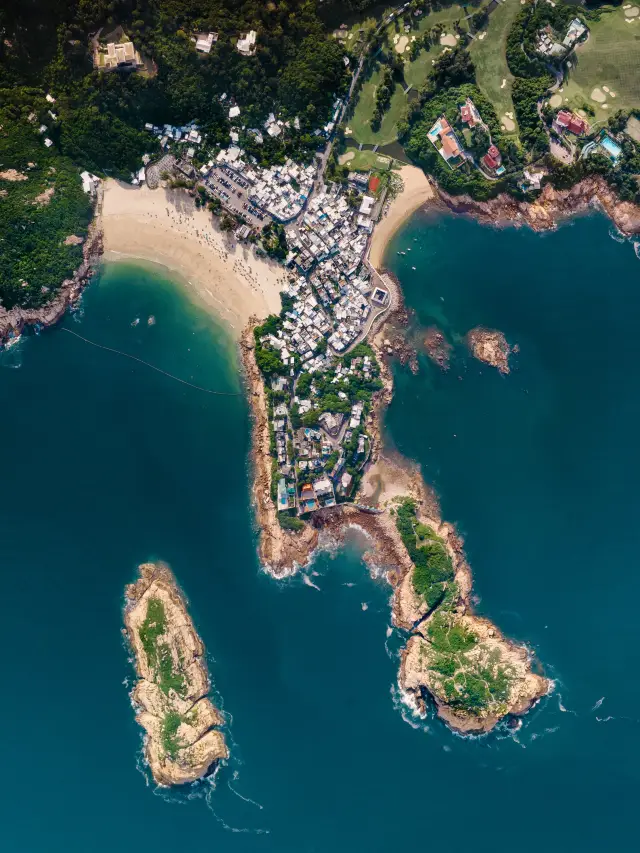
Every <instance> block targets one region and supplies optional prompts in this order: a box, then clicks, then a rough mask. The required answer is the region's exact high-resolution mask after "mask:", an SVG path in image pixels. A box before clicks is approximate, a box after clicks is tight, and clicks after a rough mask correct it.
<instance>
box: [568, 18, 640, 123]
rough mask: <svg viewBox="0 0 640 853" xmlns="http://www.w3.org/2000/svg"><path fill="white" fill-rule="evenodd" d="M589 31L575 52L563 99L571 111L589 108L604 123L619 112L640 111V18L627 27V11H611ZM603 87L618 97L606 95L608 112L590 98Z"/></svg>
mask: <svg viewBox="0 0 640 853" xmlns="http://www.w3.org/2000/svg"><path fill="white" fill-rule="evenodd" d="M589 27H590V29H591V33H590V35H589V38H588V40H587V41H586V42H585V43H584V44H582V45H580V46H579V47H578V48H577V50H576V67H575V68H574V69H573V70H571V71H570V77H569V82H568V84H567V85H565V87H564V91H563V92H562V93H561V95H562V98H563V100H564V102H565V104H566V105H567V106H569V107H571V108H572V109H580V108H581V107H583V106H584V104H587V105H588V106H589V107H591V108H592V109H593V110H594V111H595V120H596V121H605V120H606V119H607V118H608V116H610V115H611V113H612V112H615V111H616V110H619V109H631V108H633V107H635V108H639V107H640V74H639V73H638V68H639V67H640V17H637V18H634V19H632V23H630V24H628V23H626V19H625V16H624V10H623V9H622V8H621V7H617V8H613V7H612V8H611V11H607V12H606V13H604V14H603V15H602V18H601V19H600V21H594V22H589ZM604 86H607V87H608V88H609V89H610V90H611V91H612V92H614V93H615V95H616V97H615V98H614V97H612V96H611V95H610V94H608V93H606V92H605V93H604V94H605V96H606V103H607V105H608V107H607V108H606V109H603V108H602V107H601V106H600V104H598V103H597V102H596V101H595V100H593V99H592V97H591V94H592V92H593V90H594V89H595V88H596V87H597V88H600V89H603V87H604Z"/></svg>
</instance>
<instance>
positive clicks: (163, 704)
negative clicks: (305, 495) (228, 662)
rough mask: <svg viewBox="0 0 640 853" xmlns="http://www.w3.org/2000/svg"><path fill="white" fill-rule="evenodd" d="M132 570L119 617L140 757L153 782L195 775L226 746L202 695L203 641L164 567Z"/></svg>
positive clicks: (223, 754)
mask: <svg viewBox="0 0 640 853" xmlns="http://www.w3.org/2000/svg"><path fill="white" fill-rule="evenodd" d="M138 573H139V576H138V579H137V581H136V582H135V583H133V584H130V585H129V586H128V587H127V589H126V591H125V611H124V622H125V626H126V630H125V635H126V637H127V639H128V641H129V644H130V646H131V649H132V651H133V654H134V665H135V670H136V675H137V680H136V683H135V686H134V688H133V691H132V693H131V698H132V700H133V703H134V707H135V708H136V720H137V721H138V723H139V724H140V725H141V726H142V727H143V728H144V729H145V743H144V755H145V759H146V761H147V764H148V765H149V768H150V770H151V773H152V774H153V778H154V779H155V781H156V782H157V783H158V784H159V785H181V784H184V783H187V782H194V781H195V780H196V779H200V778H202V777H204V776H207V775H209V774H210V773H211V772H212V771H213V770H214V769H215V767H216V766H217V764H218V762H219V761H221V760H222V759H224V758H227V757H228V754H229V753H228V750H227V746H226V743H225V739H224V735H223V734H222V732H221V731H220V729H219V726H221V725H222V723H223V719H222V716H221V715H220V712H219V711H218V710H217V709H216V708H215V707H214V705H213V704H212V703H211V700H210V699H209V698H208V694H209V689H210V682H209V673H208V671H207V666H206V662H205V659H204V654H205V650H204V645H203V643H202V640H201V639H200V637H199V636H198V634H197V633H196V630H195V628H194V626H193V622H192V621H191V618H190V616H189V613H188V611H187V605H186V601H185V599H184V597H183V595H182V594H181V592H180V590H179V589H178V586H177V583H176V581H175V578H174V577H173V575H172V573H171V570H170V569H169V567H168V566H167V565H165V564H164V563H144V564H143V565H141V566H140V567H139V569H138Z"/></svg>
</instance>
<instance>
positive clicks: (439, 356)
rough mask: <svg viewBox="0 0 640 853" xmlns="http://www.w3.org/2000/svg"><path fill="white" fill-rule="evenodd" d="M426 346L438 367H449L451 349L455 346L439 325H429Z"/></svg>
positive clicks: (426, 333)
mask: <svg viewBox="0 0 640 853" xmlns="http://www.w3.org/2000/svg"><path fill="white" fill-rule="evenodd" d="M424 347H425V350H426V352H427V355H428V356H429V358H430V359H431V361H433V362H434V363H435V364H437V365H438V367H441V368H442V369H443V370H448V369H449V361H450V358H451V350H452V349H453V347H452V346H451V344H450V343H449V341H448V340H447V339H446V338H445V336H444V335H443V333H442V332H441V331H440V329H439V328H438V327H437V326H429V328H428V329H427V330H426V332H425V336H424Z"/></svg>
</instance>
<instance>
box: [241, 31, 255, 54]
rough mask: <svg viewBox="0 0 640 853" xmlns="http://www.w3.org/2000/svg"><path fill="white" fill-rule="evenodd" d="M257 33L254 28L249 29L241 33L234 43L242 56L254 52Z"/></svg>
mask: <svg viewBox="0 0 640 853" xmlns="http://www.w3.org/2000/svg"><path fill="white" fill-rule="evenodd" d="M257 38H258V33H257V32H256V31H255V30H249V32H248V33H245V34H244V35H241V36H240V38H239V39H238V41H237V43H236V47H237V49H238V52H239V53H241V54H242V55H243V56H253V54H254V53H255V52H256V39H257Z"/></svg>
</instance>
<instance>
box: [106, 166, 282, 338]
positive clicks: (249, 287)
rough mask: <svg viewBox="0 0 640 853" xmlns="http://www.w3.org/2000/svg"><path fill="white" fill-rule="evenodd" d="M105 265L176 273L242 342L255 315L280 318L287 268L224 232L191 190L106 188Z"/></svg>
mask: <svg viewBox="0 0 640 853" xmlns="http://www.w3.org/2000/svg"><path fill="white" fill-rule="evenodd" d="M102 227H103V231H104V257H105V260H107V261H109V260H112V261H113V260H120V259H124V258H137V259H140V260H145V261H152V262H154V263H158V264H162V265H163V266H166V267H168V268H169V269H170V270H172V271H174V272H177V273H178V274H179V275H180V277H181V278H182V279H183V280H184V281H185V282H186V283H187V284H188V287H189V290H190V292H191V293H192V295H193V296H194V297H195V298H196V299H197V300H199V301H200V302H202V303H204V304H205V305H206V306H207V307H208V308H210V309H211V310H212V311H214V312H215V313H216V314H217V315H218V316H219V317H221V318H222V319H223V320H224V321H225V322H226V323H227V324H228V325H229V326H230V327H231V329H232V331H233V334H234V336H236V337H240V334H241V332H242V329H243V328H244V326H245V325H246V324H247V321H248V320H249V318H250V317H251V316H252V315H255V316H257V317H260V318H261V317H266V316H267V315H268V314H271V313H278V312H279V311H280V296H279V294H280V291H281V290H282V285H283V283H284V281H285V279H286V275H287V274H286V272H285V270H284V268H283V267H281V266H279V265H278V264H276V263H272V262H270V261H268V260H266V259H264V258H258V257H256V255H255V253H254V251H253V249H252V247H251V246H248V245H242V244H238V243H237V242H236V240H234V239H233V237H232V236H229V235H228V234H224V233H223V232H221V231H220V230H219V229H218V228H217V227H216V225H215V223H214V218H213V217H212V215H211V213H209V212H208V211H207V210H204V209H197V208H196V206H195V204H194V202H193V199H192V198H191V197H190V196H189V195H188V194H187V193H186V192H184V190H167V189H162V188H160V189H157V190H150V189H149V188H148V187H141V188H138V187H130V186H127V185H126V184H121V183H119V182H118V181H114V180H107V181H106V182H105V184H104V202H103V208H102Z"/></svg>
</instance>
